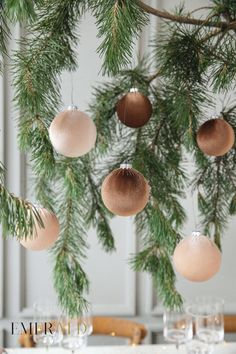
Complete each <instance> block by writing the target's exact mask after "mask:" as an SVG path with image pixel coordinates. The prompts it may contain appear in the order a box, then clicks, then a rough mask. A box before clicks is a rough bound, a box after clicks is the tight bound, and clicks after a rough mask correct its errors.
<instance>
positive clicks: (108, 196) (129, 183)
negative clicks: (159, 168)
mask: <svg viewBox="0 0 236 354" xmlns="http://www.w3.org/2000/svg"><path fill="white" fill-rule="evenodd" d="M101 194H102V200H103V203H104V204H105V206H106V207H107V209H108V210H110V211H111V212H112V213H113V214H115V215H119V216H131V215H135V214H137V213H139V212H140V211H142V210H143V209H144V208H145V206H146V204H147V203H148V200H149V194H150V187H149V185H148V182H147V180H146V179H145V178H144V177H143V175H142V174H141V173H140V172H138V171H136V170H135V169H133V168H132V167H131V166H130V165H121V168H118V169H116V170H114V171H112V172H111V173H110V174H109V175H108V176H107V177H106V178H105V179H104V181H103V184H102V190H101Z"/></svg>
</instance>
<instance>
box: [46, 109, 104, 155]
mask: <svg viewBox="0 0 236 354" xmlns="http://www.w3.org/2000/svg"><path fill="white" fill-rule="evenodd" d="M49 137H50V140H51V143H52V145H53V147H54V149H55V150H56V151H57V152H58V153H59V154H61V155H63V156H67V157H80V156H83V155H85V154H87V153H88V152H89V151H90V150H91V149H92V148H93V147H94V145H95V142H96V137H97V129H96V126H95V124H94V122H93V121H92V119H91V118H89V116H88V115H87V114H85V113H84V112H81V111H80V110H78V108H77V107H76V106H70V107H68V109H67V110H65V111H63V112H60V113H58V115H57V116H56V117H55V118H54V119H53V121H52V123H51V125H50V127H49Z"/></svg>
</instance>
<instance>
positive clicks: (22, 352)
mask: <svg viewBox="0 0 236 354" xmlns="http://www.w3.org/2000/svg"><path fill="white" fill-rule="evenodd" d="M7 352H8V353H9V354H31V353H32V354H70V353H71V352H70V351H69V350H65V349H62V348H49V350H48V352H47V351H46V349H44V348H35V349H30V348H29V349H27V348H25V349H20V348H19V349H18V348H15V349H10V348H9V349H7ZM76 353H78V354H186V351H185V348H184V346H182V347H180V348H179V350H178V351H177V350H176V348H175V346H173V345H140V346H137V347H131V346H99V347H98V346H96V347H93V346H91V347H86V348H83V349H81V350H79V351H77V352H76ZM214 354H236V343H224V344H220V345H217V346H215V351H214Z"/></svg>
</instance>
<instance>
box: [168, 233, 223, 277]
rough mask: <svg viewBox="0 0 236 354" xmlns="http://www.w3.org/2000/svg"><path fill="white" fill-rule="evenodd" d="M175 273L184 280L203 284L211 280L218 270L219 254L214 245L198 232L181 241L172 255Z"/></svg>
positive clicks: (219, 264) (219, 263)
mask: <svg viewBox="0 0 236 354" xmlns="http://www.w3.org/2000/svg"><path fill="white" fill-rule="evenodd" d="M173 263H174V266H175V269H176V271H177V272H178V273H179V274H181V275H182V276H183V277H184V278H186V279H188V280H190V281H194V282H203V281H207V280H209V279H210V278H212V277H213V276H214V275H215V274H216V273H217V272H218V271H219V269H220V266H221V252H220V250H219V248H218V247H217V246H216V244H215V243H214V242H213V241H211V240H210V239H209V238H208V237H206V236H203V235H201V234H200V233H199V232H193V233H192V235H191V236H188V237H186V238H184V239H183V240H181V241H180V242H179V244H178V245H177V246H176V248H175V251H174V254H173Z"/></svg>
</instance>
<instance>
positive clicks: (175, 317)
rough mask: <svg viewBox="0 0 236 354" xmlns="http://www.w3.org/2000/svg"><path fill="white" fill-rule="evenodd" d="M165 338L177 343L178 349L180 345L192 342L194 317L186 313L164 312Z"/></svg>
mask: <svg viewBox="0 0 236 354" xmlns="http://www.w3.org/2000/svg"><path fill="white" fill-rule="evenodd" d="M163 323H164V332H163V334H164V338H165V340H166V341H168V342H171V343H175V344H176V348H177V349H178V348H179V346H180V344H184V343H186V342H188V341H190V340H191V339H192V337H193V325H192V316H191V315H190V314H189V313H186V312H184V311H168V310H166V311H165V312H164V316H163Z"/></svg>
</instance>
